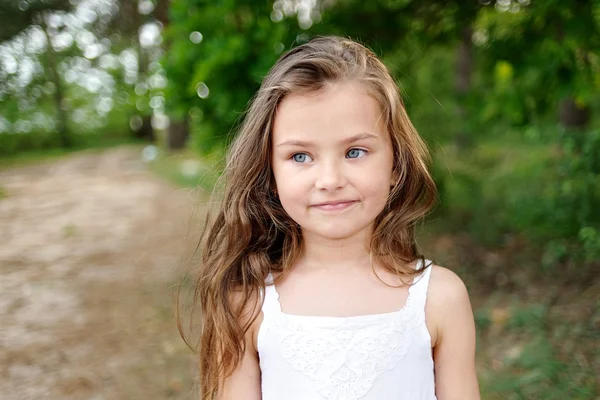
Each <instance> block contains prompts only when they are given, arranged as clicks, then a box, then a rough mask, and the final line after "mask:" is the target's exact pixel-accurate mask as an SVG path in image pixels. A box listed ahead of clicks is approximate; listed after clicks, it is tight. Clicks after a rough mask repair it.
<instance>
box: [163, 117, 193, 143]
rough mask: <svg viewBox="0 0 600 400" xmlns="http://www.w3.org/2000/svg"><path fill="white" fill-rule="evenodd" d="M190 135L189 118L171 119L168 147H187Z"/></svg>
mask: <svg viewBox="0 0 600 400" xmlns="http://www.w3.org/2000/svg"><path fill="white" fill-rule="evenodd" d="M189 136H190V123H189V118H184V120H183V121H171V124H170V125H169V131H168V133H167V148H168V149H169V150H181V149H183V148H184V147H185V145H186V143H187V139H188V137H189Z"/></svg>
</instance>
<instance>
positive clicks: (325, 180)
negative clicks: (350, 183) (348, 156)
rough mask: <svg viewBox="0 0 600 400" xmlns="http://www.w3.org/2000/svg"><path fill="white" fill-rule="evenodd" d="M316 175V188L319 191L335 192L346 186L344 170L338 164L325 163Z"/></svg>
mask: <svg viewBox="0 0 600 400" xmlns="http://www.w3.org/2000/svg"><path fill="white" fill-rule="evenodd" d="M316 173H317V177H316V181H315V186H316V188H317V189H319V190H327V191H335V190H337V189H340V188H342V187H344V185H345V184H346V179H345V175H344V171H343V168H342V166H341V165H339V163H337V162H333V161H332V162H324V163H323V164H322V165H321V168H318V169H317V171H316Z"/></svg>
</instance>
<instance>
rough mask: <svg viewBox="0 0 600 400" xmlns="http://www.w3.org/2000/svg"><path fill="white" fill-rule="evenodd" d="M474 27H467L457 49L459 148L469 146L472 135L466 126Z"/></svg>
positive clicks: (456, 83) (456, 86)
mask: <svg viewBox="0 0 600 400" xmlns="http://www.w3.org/2000/svg"><path fill="white" fill-rule="evenodd" d="M472 36H473V29H472V28H471V27H467V28H465V29H464V31H463V35H462V40H461V41H460V43H459V45H458V48H457V49H456V61H455V62H456V65H455V72H456V75H455V81H454V88H455V91H456V94H457V98H458V106H457V110H456V111H457V114H458V117H459V121H461V125H462V126H461V127H460V130H459V131H458V132H457V133H456V144H457V145H458V147H459V148H464V147H467V146H468V144H469V142H470V135H469V132H468V129H467V127H466V121H468V112H467V107H466V100H467V96H468V94H469V92H470V91H471V81H472V76H473V44H472Z"/></svg>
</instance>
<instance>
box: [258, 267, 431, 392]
mask: <svg viewBox="0 0 600 400" xmlns="http://www.w3.org/2000/svg"><path fill="white" fill-rule="evenodd" d="M427 263H428V264H429V261H427ZM421 268H422V263H421V261H419V262H418V264H417V269H421ZM430 273H431V268H425V270H424V272H423V273H421V274H420V275H417V276H416V277H415V280H414V281H413V285H412V286H411V287H410V288H409V291H408V298H407V301H406V305H405V306H404V307H403V308H402V309H400V310H398V311H394V312H390V313H384V314H373V315H360V316H353V317H323V316H300V315H290V314H286V313H284V312H282V311H281V305H280V303H279V294H278V293H277V291H276V289H275V286H274V285H273V284H272V283H273V277H272V276H271V275H269V277H268V278H267V287H266V291H265V298H264V303H263V307H262V311H263V321H262V324H261V326H260V328H259V332H258V339H257V347H258V355H259V360H260V370H261V387H262V399H263V400H357V399H361V400H388V399H389V400H435V399H436V396H435V380H434V370H433V358H432V349H431V337H430V336H429V331H428V330H427V326H426V324H425V301H426V298H427V286H428V284H429V276H430Z"/></svg>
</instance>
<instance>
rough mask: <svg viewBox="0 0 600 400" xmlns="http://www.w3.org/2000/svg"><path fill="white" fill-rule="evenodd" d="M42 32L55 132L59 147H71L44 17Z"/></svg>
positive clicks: (62, 98) (54, 59) (61, 92)
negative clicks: (44, 38)
mask: <svg viewBox="0 0 600 400" xmlns="http://www.w3.org/2000/svg"><path fill="white" fill-rule="evenodd" d="M41 20H42V23H41V25H42V31H44V34H45V35H46V42H47V43H48V44H47V46H46V62H47V65H48V70H47V72H48V75H49V77H50V82H52V83H53V84H54V96H53V97H54V105H55V107H56V130H57V132H58V137H59V140H60V145H61V147H64V148H67V147H71V146H72V145H73V138H72V137H71V135H70V134H69V130H68V127H67V111H66V109H65V101H64V95H63V87H62V82H61V80H60V76H59V74H58V70H57V68H56V64H57V61H56V53H55V52H54V49H53V48H52V43H51V42H50V35H49V34H48V27H47V26H46V21H45V15H42V18H41Z"/></svg>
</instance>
